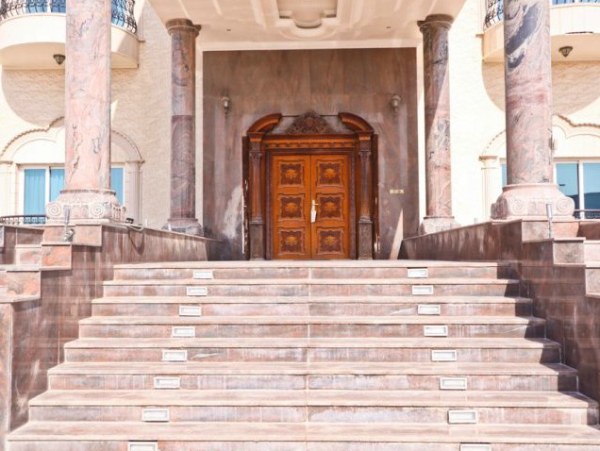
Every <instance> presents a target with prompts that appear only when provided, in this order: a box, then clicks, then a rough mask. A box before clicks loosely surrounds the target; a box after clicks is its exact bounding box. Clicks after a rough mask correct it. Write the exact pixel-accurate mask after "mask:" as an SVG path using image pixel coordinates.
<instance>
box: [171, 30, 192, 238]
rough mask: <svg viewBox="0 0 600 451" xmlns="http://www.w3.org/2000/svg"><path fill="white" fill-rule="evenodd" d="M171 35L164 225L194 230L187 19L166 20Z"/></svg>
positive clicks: (189, 37) (177, 229)
mask: <svg viewBox="0 0 600 451" xmlns="http://www.w3.org/2000/svg"><path fill="white" fill-rule="evenodd" d="M166 27H167V30H168V32H169V34H170V35H171V108H172V115H171V203H170V206H171V207H170V217H169V221H168V224H167V227H168V228H170V229H171V230H176V231H179V232H186V233H198V232H199V229H200V226H199V224H198V219H196V124H195V123H196V37H197V36H198V33H199V31H200V27H199V26H196V25H194V24H193V23H192V22H191V21H189V20H187V19H173V20H169V21H168V22H167V24H166Z"/></svg>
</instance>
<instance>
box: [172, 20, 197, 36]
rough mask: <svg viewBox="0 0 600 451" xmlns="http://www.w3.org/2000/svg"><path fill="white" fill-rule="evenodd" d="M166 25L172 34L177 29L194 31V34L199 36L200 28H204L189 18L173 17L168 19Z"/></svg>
mask: <svg viewBox="0 0 600 451" xmlns="http://www.w3.org/2000/svg"><path fill="white" fill-rule="evenodd" d="M165 27H166V28H167V31H168V33H169V34H170V35H172V34H173V33H174V32H176V31H177V32H184V33H193V34H194V36H198V34H199V33H200V30H201V29H202V26H200V25H194V23H193V22H192V21H191V20H189V19H171V20H168V21H167V23H166V24H165Z"/></svg>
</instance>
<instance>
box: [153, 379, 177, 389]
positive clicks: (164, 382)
mask: <svg viewBox="0 0 600 451" xmlns="http://www.w3.org/2000/svg"><path fill="white" fill-rule="evenodd" d="M154 388H155V389H157V390H179V389H180V388H181V378H180V377H167V376H157V377H155V378H154Z"/></svg>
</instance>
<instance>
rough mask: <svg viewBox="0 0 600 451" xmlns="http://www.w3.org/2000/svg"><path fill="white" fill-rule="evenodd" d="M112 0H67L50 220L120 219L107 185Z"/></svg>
mask: <svg viewBox="0 0 600 451" xmlns="http://www.w3.org/2000/svg"><path fill="white" fill-rule="evenodd" d="M110 30H111V0H67V37H66V42H65V55H66V60H65V188H64V190H63V191H61V194H60V196H59V197H58V199H57V201H56V202H51V203H49V204H48V206H47V211H46V213H47V215H48V217H49V218H50V222H55V223H56V222H62V221H63V220H64V219H65V216H67V217H69V218H70V221H71V222H72V223H96V222H110V221H121V220H122V219H123V216H124V209H123V207H121V206H120V205H119V202H118V201H117V198H116V196H115V193H114V191H111V190H110V95H111V93H110V82H111V61H110V59H111V50H110V37H111V31H110Z"/></svg>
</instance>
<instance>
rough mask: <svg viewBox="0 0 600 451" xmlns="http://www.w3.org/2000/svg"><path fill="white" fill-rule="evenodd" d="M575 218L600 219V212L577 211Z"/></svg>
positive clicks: (593, 210)
mask: <svg viewBox="0 0 600 451" xmlns="http://www.w3.org/2000/svg"><path fill="white" fill-rule="evenodd" d="M574 216H575V217H576V218H577V219H600V210H598V209H592V208H586V209H585V210H575V213H574Z"/></svg>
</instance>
